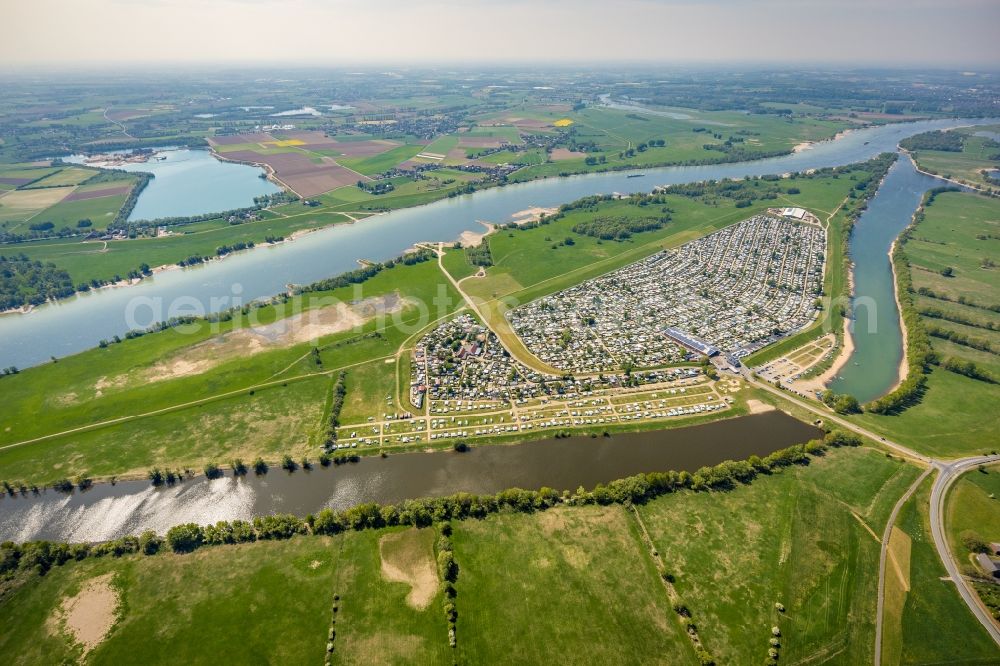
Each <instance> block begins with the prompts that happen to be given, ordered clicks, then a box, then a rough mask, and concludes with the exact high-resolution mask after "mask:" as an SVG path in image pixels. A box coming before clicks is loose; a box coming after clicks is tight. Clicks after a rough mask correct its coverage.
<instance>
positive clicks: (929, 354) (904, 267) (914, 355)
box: [865, 188, 954, 414]
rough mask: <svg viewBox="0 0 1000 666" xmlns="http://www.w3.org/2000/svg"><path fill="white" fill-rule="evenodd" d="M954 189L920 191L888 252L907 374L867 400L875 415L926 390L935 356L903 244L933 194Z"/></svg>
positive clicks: (916, 399) (912, 402)
mask: <svg viewBox="0 0 1000 666" xmlns="http://www.w3.org/2000/svg"><path fill="white" fill-rule="evenodd" d="M951 190H954V188H936V189H933V190H930V191H929V192H927V193H926V194H924V199H923V201H922V202H921V205H920V207H919V208H918V209H917V212H916V213H914V215H913V220H912V221H911V222H910V225H909V226H908V227H907V228H906V229H905V230H903V233H901V234H900V235H899V239H898V240H897V242H896V245H895V247H894V248H893V251H892V262H893V266H894V268H895V274H896V293H897V295H898V297H899V307H900V310H901V312H900V314H901V316H902V318H903V325H904V326H905V327H906V366H907V376H906V379H904V380H903V381H902V382H900V384H899V386H897V387H896V389H895V390H893V391H891V392H890V393H888V394H886V395H884V396H882V397H881V398H878V399H876V400H873V401H871V402H869V403H868V404H867V405H865V409H866V410H867V411H869V412H873V413H875V414H897V413H899V412H901V411H903V410H904V409H906V408H907V407H911V406H913V405H915V404H917V403H919V402H920V400H921V399H922V398H923V396H924V393H925V392H926V391H927V373H928V372H929V371H930V368H931V365H933V364H934V363H935V362H937V360H938V357H937V354H936V353H935V352H934V350H933V349H932V348H931V339H930V336H929V335H928V331H927V328H926V327H925V326H924V322H923V320H922V319H921V317H920V313H919V312H918V311H917V308H916V304H915V303H914V299H913V293H914V289H913V276H912V274H911V271H910V260H909V258H908V257H907V256H906V252H905V250H904V247H905V245H906V243H907V242H908V241H909V240H910V239H911V238H912V237H913V230H914V228H916V225H918V224H919V223H920V222H921V221H922V220H923V219H924V215H925V211H926V209H927V207H928V206H930V205H932V204H933V203H934V199H935V197H936V196H937V195H938V194H940V193H941V192H946V191H951Z"/></svg>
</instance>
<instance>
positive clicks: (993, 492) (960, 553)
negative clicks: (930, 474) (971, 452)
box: [945, 465, 1000, 575]
mask: <svg viewBox="0 0 1000 666" xmlns="http://www.w3.org/2000/svg"><path fill="white" fill-rule="evenodd" d="M997 496H1000V465H992V466H990V467H983V468H982V469H981V470H980V469H976V470H972V471H970V472H967V473H966V474H964V475H963V476H962V477H961V478H959V480H958V481H957V482H955V485H954V486H953V487H952V489H951V491H950V492H949V493H948V507H947V515H946V517H945V524H946V525H947V527H948V538H949V541H950V542H951V548H952V553H954V554H955V557H956V558H957V559H958V563H959V566H960V567H961V568H962V570H963V571H965V572H966V573H970V574H976V573H980V572H979V570H978V568H977V567H976V566H975V565H974V564H973V563H972V561H971V555H970V553H969V549H968V548H967V547H966V546H965V545H964V544H963V542H962V539H963V537H964V536H966V535H974V536H977V537H978V538H980V539H981V540H983V541H984V542H985V543H991V542H998V543H1000V500H998V499H997ZM980 575H981V574H980Z"/></svg>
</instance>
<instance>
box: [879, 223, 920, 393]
mask: <svg viewBox="0 0 1000 666" xmlns="http://www.w3.org/2000/svg"><path fill="white" fill-rule="evenodd" d="M919 210H920V208H918V209H917V211H919ZM916 216H917V213H916V212H914V213H913V217H914V221H915V218H916ZM904 231H905V230H904ZM900 233H902V232H900ZM898 243H899V236H896V239H895V240H894V241H892V245H890V246H889V268H890V269H892V293H893V296H894V297H895V299H896V312H898V313H899V332H900V334H901V335H902V339H903V354H902V356H901V357H900V359H899V378H898V379H897V380H896V383H895V384H893V385H892V388H890V389H889V390H888V391H886V392H887V393H892V392H893V391H895V390H896V389H898V388H899V386H900V384H902V383H903V382H904V381H906V378H907V376H909V374H910V364H909V362H908V359H907V355H908V354H909V349H910V347H909V344H908V341H909V331H908V330H907V328H906V318H905V317H903V302H902V300H900V297H899V273H898V271H899V268H898V267H897V266H896V257H895V255H896V246H897V244H898Z"/></svg>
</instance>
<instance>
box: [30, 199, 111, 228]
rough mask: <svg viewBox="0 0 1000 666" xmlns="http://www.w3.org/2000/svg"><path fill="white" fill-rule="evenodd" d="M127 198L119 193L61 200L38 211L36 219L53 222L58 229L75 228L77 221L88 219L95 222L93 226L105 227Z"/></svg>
mask: <svg viewBox="0 0 1000 666" xmlns="http://www.w3.org/2000/svg"><path fill="white" fill-rule="evenodd" d="M126 198H127V195H125V194H117V195H111V196H106V197H97V198H94V199H82V200H79V201H61V202H59V203H57V204H56V205H54V206H50V207H49V208H47V209H45V210H44V211H42V212H41V213H38V215H36V216H35V221H41V222H51V223H52V224H54V225H56V228H57V229H61V228H62V227H69V228H71V229H73V228H75V227H76V223H77V222H79V221H80V220H83V219H87V220H90V221H91V222H92V223H93V228H95V229H104V228H105V227H107V226H108V224H109V223H110V222H111V221H112V220H114V218H115V215H116V214H117V213H118V210H119V209H120V208H121V207H122V205H123V204H124V203H125V199H126Z"/></svg>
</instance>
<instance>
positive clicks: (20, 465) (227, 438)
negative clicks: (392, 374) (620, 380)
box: [0, 261, 459, 482]
mask: <svg viewBox="0 0 1000 666" xmlns="http://www.w3.org/2000/svg"><path fill="white" fill-rule="evenodd" d="M439 295H441V296H443V299H444V304H443V306H442V307H443V309H442V311H441V312H436V311H431V312H427V311H425V310H422V309H421V308H420V307H416V306H415V305H411V304H415V303H428V304H429V303H432V302H433V300H434V299H435V297H438V296H439ZM307 296H310V297H315V300H314V301H310V300H306V301H305V302H304V307H305V308H309V309H322V308H323V307H330V306H331V305H332V304H333V303H336V302H342V303H350V302H353V301H357V300H359V299H375V298H381V297H385V296H398V297H399V298H401V299H405V300H404V304H405V305H404V307H403V309H402V310H401V311H399V312H398V314H392V313H390V314H388V315H387V316H386V318H385V321H384V322H379V321H378V320H377V319H364V318H362V320H361V321H360V322H359V323H358V325H357V326H354V327H347V329H346V330H340V331H338V332H331V333H330V334H327V335H324V336H321V337H320V338H319V340H318V343H317V346H318V348H319V350H320V353H319V357H320V360H321V361H322V364H321V365H317V364H316V362H315V360H314V357H313V355H312V354H311V349H312V343H311V342H310V341H298V340H296V339H294V338H292V339H288V340H287V341H284V340H283V341H281V342H280V343H277V344H274V345H269V346H264V347H263V348H262V349H260V350H259V351H256V352H255V351H248V350H249V349H251V347H248V346H247V345H248V344H249V341H250V339H251V338H250V337H249V334H248V333H247V332H246V331H243V330H241V329H242V328H246V327H247V326H249V325H267V324H269V323H272V322H274V321H276V320H278V319H280V318H282V317H287V316H289V315H290V314H292V310H291V308H292V307H293V306H292V305H287V306H285V308H284V309H283V308H282V307H281V306H266V307H263V308H259V309H253V310H251V314H250V315H248V318H242V319H239V320H238V321H237V320H233V321H229V322H223V323H221V324H216V325H213V324H210V323H208V322H199V323H196V324H193V325H190V326H188V327H183V328H180V329H169V330H167V331H164V332H161V333H155V334H149V335H145V336H142V337H140V338H136V339H131V340H125V341H123V342H121V343H119V344H111V345H109V346H108V347H106V348H97V349H93V350H91V351H87V352H84V353H82V354H77V355H75V356H71V357H67V358H65V359H60V360H59V361H58V363H50V364H46V365H43V366H38V367H35V368H30V369H28V370H25V371H24V372H21V373H20V374H18V375H14V376H9V377H4V378H2V381H3V382H4V383H3V391H4V397H5V401H6V407H5V409H4V412H3V415H2V416H0V447H2V446H3V445H4V444H11V443H15V442H20V441H24V440H28V439H33V438H37V437H42V436H47V435H51V434H52V433H59V432H64V431H73V432H67V434H65V435H60V436H57V437H51V438H48V439H45V440H43V441H40V442H34V443H31V444H26V445H23V446H17V447H13V448H6V449H2V448H0V469H3V470H4V477H5V478H8V479H16V478H23V479H37V480H39V481H42V482H47V481H51V480H53V479H56V478H59V477H60V476H67V475H69V476H72V475H75V474H76V473H85V474H90V475H93V476H102V477H107V476H111V475H116V474H126V473H132V474H139V475H142V474H143V473H144V470H146V469H148V468H150V467H152V466H154V465H160V466H175V467H176V466H179V467H184V466H187V467H191V468H192V469H200V468H201V466H202V465H203V464H204V463H206V462H212V461H215V462H218V463H227V462H228V461H229V460H230V457H231V456H236V455H239V456H241V457H243V458H244V459H248V458H252V457H255V456H257V455H263V456H265V457H268V458H269V459H271V460H274V459H276V458H278V457H280V454H281V453H285V452H291V453H293V454H295V455H298V454H300V453H301V454H303V455H305V454H308V453H310V452H312V454H313V455H315V454H316V452H318V445H319V442H318V441H316V438H315V435H316V434H317V433H318V432H319V431H320V429H321V428H322V427H323V422H322V420H323V405H324V403H325V400H326V396H327V395H328V394H329V391H330V390H332V384H333V382H334V381H335V379H336V375H337V374H338V373H339V370H340V369H343V368H348V369H350V368H352V367H354V366H363V365H365V364H368V365H369V366H372V367H377V364H378V363H382V364H383V368H384V369H385V370H387V371H388V370H390V369H392V368H394V367H395V366H394V365H390V364H385V363H384V361H385V360H386V359H391V358H393V357H394V356H395V354H396V352H397V350H398V349H399V348H400V346H401V345H402V344H403V343H404V342H405V341H406V340H407V339H409V338H410V337H412V335H413V334H414V333H416V332H417V331H419V330H421V329H422V328H424V327H426V326H427V325H428V323H429V321H430V320H433V319H436V318H438V317H440V316H444V315H446V314H447V313H449V312H452V311H454V309H455V308H457V307H458V305H459V298H458V296H457V294H455V293H454V292H453V290H452V289H451V287H450V285H448V284H447V283H446V282H445V281H444V280H443V277H442V276H441V275H440V272H439V269H438V267H437V265H436V263H435V262H433V261H428V262H424V263H422V264H417V265H413V266H404V265H399V266H396V267H394V268H392V269H389V270H386V271H383V272H382V273H380V274H379V275H377V276H376V277H374V278H372V279H371V280H369V281H368V282H366V283H365V284H364V285H363V286H361V287H358V288H353V287H345V288H342V289H338V290H335V291H332V292H320V293H315V294H309V295H307ZM295 307H298V306H295ZM321 316H322V315H321ZM249 317H252V319H251V318H249ZM383 324H384V325H383ZM365 372H366V370H365V369H364V368H362V370H361V373H362V374H364V373H365ZM385 386H386V387H388V386H392V383H391V382H388V380H385ZM379 397H380V398H381V399H382V400H383V401H384V398H385V395H382V396H379ZM368 406H369V403H367V402H362V403H361V404H359V405H358V406H357V407H358V409H361V408H368ZM380 411H386V410H384V409H380ZM38 413H44V414H46V418H45V419H38V418H36V415H37V414H38ZM118 420H120V422H117V421H118ZM108 421H112V422H114V423H111V424H108V425H105V426H100V427H94V424H100V423H104V422H108ZM77 429H82V430H79V431H78V430H77ZM248 433H252V435H250V436H248ZM289 433H291V434H289Z"/></svg>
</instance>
